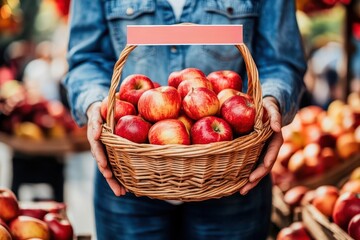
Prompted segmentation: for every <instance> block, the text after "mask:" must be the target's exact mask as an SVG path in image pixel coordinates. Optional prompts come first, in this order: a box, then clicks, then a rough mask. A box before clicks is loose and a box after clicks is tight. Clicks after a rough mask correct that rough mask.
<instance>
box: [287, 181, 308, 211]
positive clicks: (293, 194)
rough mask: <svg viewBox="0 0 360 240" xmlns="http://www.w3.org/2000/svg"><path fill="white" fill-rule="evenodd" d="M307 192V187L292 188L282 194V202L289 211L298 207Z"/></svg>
mask: <svg viewBox="0 0 360 240" xmlns="http://www.w3.org/2000/svg"><path fill="white" fill-rule="evenodd" d="M309 190H310V189H309V188H308V187H306V186H302V185H299V186H295V187H292V188H290V189H289V190H287V191H286V193H285V194H284V201H285V203H287V204H288V205H289V207H290V208H291V209H294V208H295V207H298V206H300V203H301V200H302V198H303V197H304V196H305V194H306V193H307V192H308V191H309Z"/></svg>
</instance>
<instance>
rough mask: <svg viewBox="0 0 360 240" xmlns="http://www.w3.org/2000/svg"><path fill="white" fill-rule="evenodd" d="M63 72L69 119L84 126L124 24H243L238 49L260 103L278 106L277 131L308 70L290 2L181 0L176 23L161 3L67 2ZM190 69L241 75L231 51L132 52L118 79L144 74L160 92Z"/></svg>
mask: <svg viewBox="0 0 360 240" xmlns="http://www.w3.org/2000/svg"><path fill="white" fill-rule="evenodd" d="M71 2H72V8H71V11H70V13H71V17H70V39H69V49H68V62H69V72H68V74H67V76H66V78H65V79H64V85H65V87H66V89H67V91H68V97H69V102H70V106H71V111H72V114H73V116H74V118H75V120H76V122H77V123H78V124H79V125H84V124H85V123H86V122H87V117H86V110H87V108H88V107H89V105H90V104H91V103H93V102H96V101H101V100H102V99H103V98H104V97H105V96H107V95H108V90H109V87H110V81H111V76H112V72H113V66H114V63H115V62H116V60H117V59H118V57H119V55H120V53H121V51H122V50H123V48H124V47H125V44H126V26H127V25H139V24H142V25H171V24H177V23H179V22H192V23H196V24H242V25H243V38H244V43H245V44H246V46H247V47H248V48H249V50H250V52H251V54H252V57H253V58H254V61H255V63H256V65H257V68H258V70H259V76H260V81H261V86H262V91H263V96H264V97H265V96H273V97H275V98H276V99H277V101H278V103H279V105H280V111H281V114H282V117H283V119H282V121H283V125H286V124H288V123H289V122H290V121H292V119H293V117H294V115H295V113H296V112H297V110H298V105H299V101H300V98H301V96H302V93H303V92H304V89H305V88H304V83H303V75H304V73H305V70H306V64H305V59H304V54H303V49H302V44H301V37H300V33H299V30H298V26H297V22H296V18H295V3H294V1H293V0H197V1H195V0H186V3H185V6H184V8H183V11H182V15H181V17H180V19H179V21H176V18H175V15H174V13H173V9H172V8H171V5H170V4H169V3H168V1H167V0H76V1H71ZM188 67H195V68H199V69H201V70H202V71H203V72H204V73H205V74H209V73H210V72H212V71H216V70H221V69H231V70H234V71H236V72H238V73H240V75H241V76H242V77H243V79H245V83H244V89H243V91H246V88H247V83H246V78H247V76H246V69H245V66H244V64H243V59H242V56H241V54H240V53H239V51H238V50H237V49H236V48H235V47H234V46H215V45H190V46H187V45H181V46H138V47H137V48H136V49H135V50H134V51H132V52H131V53H130V55H129V58H128V59H127V61H126V63H125V67H124V69H123V72H122V78H124V77H126V76H128V75H130V74H134V73H140V74H145V75H147V76H148V77H150V79H152V80H153V81H155V82H158V83H160V84H161V85H167V78H168V76H169V74H170V73H171V72H173V71H178V70H181V69H184V68H188Z"/></svg>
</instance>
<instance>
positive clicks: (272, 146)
mask: <svg viewBox="0 0 360 240" xmlns="http://www.w3.org/2000/svg"><path fill="white" fill-rule="evenodd" d="M283 142H284V139H283V136H282V133H281V132H280V133H274V134H273V136H272V137H271V141H270V143H269V146H268V147H267V149H266V155H265V157H264V165H265V167H267V168H272V166H273V165H274V163H275V161H276V158H277V155H278V153H279V150H280V148H281V146H282V144H283Z"/></svg>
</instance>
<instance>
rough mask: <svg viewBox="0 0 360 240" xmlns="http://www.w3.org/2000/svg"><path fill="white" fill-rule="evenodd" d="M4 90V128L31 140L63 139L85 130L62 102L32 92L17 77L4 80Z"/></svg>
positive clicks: (1, 124)
mask: <svg viewBox="0 0 360 240" xmlns="http://www.w3.org/2000/svg"><path fill="white" fill-rule="evenodd" d="M0 90H1V91H0V99H1V100H2V101H3V103H4V104H3V106H4V108H3V109H2V110H3V111H4V112H3V114H2V115H1V117H0V131H2V132H5V133H7V134H11V135H14V136H17V137H21V138H26V139H31V140H45V139H61V138H65V137H67V136H69V135H73V134H74V135H76V134H80V135H81V134H83V133H84V131H83V129H81V128H79V127H77V125H76V123H75V122H74V120H73V119H72V117H71V115H70V112H69V111H68V109H67V108H66V107H65V106H64V105H63V104H62V103H61V102H60V101H58V100H46V99H43V98H41V97H38V96H34V95H31V94H30V93H28V92H27V91H26V89H25V88H24V87H23V86H22V84H20V83H18V81H16V80H8V81H6V82H5V83H2V84H1V86H0Z"/></svg>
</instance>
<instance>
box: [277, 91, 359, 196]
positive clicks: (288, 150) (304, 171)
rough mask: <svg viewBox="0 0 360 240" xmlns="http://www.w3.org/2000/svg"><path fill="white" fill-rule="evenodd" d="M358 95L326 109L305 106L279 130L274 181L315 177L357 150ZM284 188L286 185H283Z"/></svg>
mask: <svg viewBox="0 0 360 240" xmlns="http://www.w3.org/2000/svg"><path fill="white" fill-rule="evenodd" d="M359 125H360V94H359V93H351V94H350V95H349V97H348V99H347V102H346V103H345V102H343V101H341V100H335V101H333V102H331V103H330V105H329V107H328V109H327V110H323V109H322V108H320V107H318V106H307V107H304V108H302V109H300V110H299V112H298V113H297V114H296V116H295V118H294V120H293V122H292V123H291V124H289V125H287V126H285V127H283V129H282V134H283V138H284V143H283V145H282V146H281V148H280V151H279V154H278V157H277V161H276V164H275V166H274V168H273V170H272V173H273V177H274V181H275V184H277V185H280V188H282V189H283V187H281V185H283V184H285V185H286V184H287V183H289V182H291V181H294V180H295V181H296V180H299V181H301V180H303V179H306V178H309V177H312V176H318V175H321V174H323V173H325V172H326V171H328V170H330V169H333V168H334V167H336V166H337V165H338V164H341V163H342V162H344V161H347V160H348V159H350V158H351V157H353V156H354V155H356V154H358V153H359V152H360V126H359ZM285 188H286V187H285Z"/></svg>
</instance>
